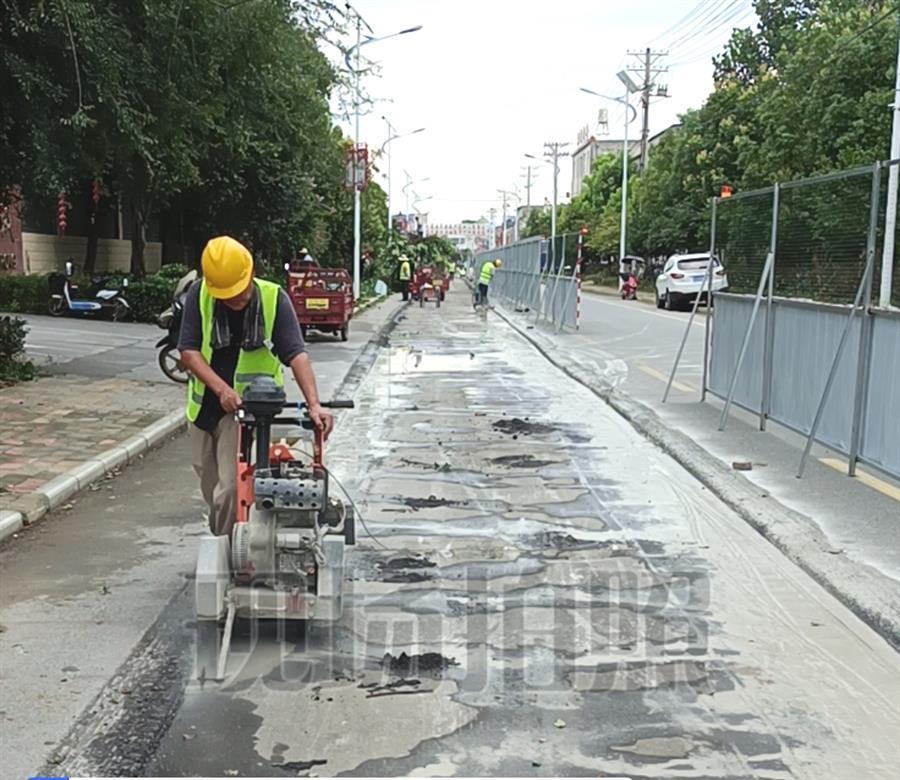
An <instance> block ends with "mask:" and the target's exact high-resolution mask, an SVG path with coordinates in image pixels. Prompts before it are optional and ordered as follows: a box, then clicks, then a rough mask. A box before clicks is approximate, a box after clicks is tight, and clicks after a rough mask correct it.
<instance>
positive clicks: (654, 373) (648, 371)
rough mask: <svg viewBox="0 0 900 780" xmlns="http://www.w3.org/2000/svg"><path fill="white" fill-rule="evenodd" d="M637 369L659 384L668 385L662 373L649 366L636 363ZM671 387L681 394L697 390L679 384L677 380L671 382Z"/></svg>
mask: <svg viewBox="0 0 900 780" xmlns="http://www.w3.org/2000/svg"><path fill="white" fill-rule="evenodd" d="M638 368H639V369H641V371H643V372H644V373H645V374H647V375H648V376H652V377H653V378H654V379H658V380H659V381H660V382H666V383H668V381H669V377H668V376H666V375H665V374H664V373H663V372H662V371H657V370H656V369H655V368H652V367H651V366H648V365H645V364H644V363H638ZM672 387H674V388H675V389H676V390H681V392H682V393H696V392H697V388H696V387H691V386H690V385H686V384H684V382H679V381H678V380H677V379H676V380H675V381H674V382H672Z"/></svg>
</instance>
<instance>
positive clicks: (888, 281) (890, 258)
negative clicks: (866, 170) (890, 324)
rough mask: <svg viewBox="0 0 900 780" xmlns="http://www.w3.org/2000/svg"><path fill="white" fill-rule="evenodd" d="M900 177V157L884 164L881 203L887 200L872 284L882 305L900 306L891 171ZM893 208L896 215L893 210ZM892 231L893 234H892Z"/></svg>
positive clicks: (899, 265) (899, 262) (899, 266)
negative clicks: (890, 190) (890, 185)
mask: <svg viewBox="0 0 900 780" xmlns="http://www.w3.org/2000/svg"><path fill="white" fill-rule="evenodd" d="M892 173H895V174H896V175H898V178H900V160H891V161H889V162H886V163H885V164H884V168H883V169H882V172H881V186H880V190H881V192H880V198H879V203H881V204H884V207H883V208H882V209H881V210H880V213H879V219H878V233H877V242H876V249H875V278H874V284H873V285H872V300H873V303H876V304H877V305H878V306H881V307H882V308H886V307H887V306H893V307H896V308H900V256H898V253H897V239H898V235H897V201H896V198H895V199H894V200H893V202H891V199H890V197H889V191H888V187H889V184H890V180H891V174H892ZM891 211H893V217H894V218H893V219H890V217H889V215H890V212H891ZM888 232H890V235H888Z"/></svg>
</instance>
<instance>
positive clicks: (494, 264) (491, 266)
mask: <svg viewBox="0 0 900 780" xmlns="http://www.w3.org/2000/svg"><path fill="white" fill-rule="evenodd" d="M501 265H503V261H502V260H501V259H500V258H499V257H498V258H497V259H496V260H485V261H484V263H482V265H481V272H480V273H479V274H478V298H477V301H476V305H478V304H480V305H481V306H487V305H488V287H489V286H490V284H491V279H493V278H494V271H496V270H497V269H498V268H499V267H500V266H501Z"/></svg>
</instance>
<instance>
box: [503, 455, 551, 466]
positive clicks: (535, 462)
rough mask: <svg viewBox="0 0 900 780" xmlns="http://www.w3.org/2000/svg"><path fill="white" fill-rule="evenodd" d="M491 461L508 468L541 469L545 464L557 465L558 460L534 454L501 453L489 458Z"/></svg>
mask: <svg viewBox="0 0 900 780" xmlns="http://www.w3.org/2000/svg"><path fill="white" fill-rule="evenodd" d="M491 463H494V464H496V465H497V466H506V467H507V468H510V469H542V468H544V467H545V466H555V465H558V464H559V461H558V460H541V459H540V458H536V457H534V455H501V456H500V457H499V458H491Z"/></svg>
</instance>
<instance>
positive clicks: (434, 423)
mask: <svg viewBox="0 0 900 780" xmlns="http://www.w3.org/2000/svg"><path fill="white" fill-rule="evenodd" d="M356 400H357V408H356V410H355V411H354V412H352V413H347V417H346V418H345V420H344V422H343V424H342V426H341V428H340V429H339V430H338V431H337V432H336V434H335V437H334V439H333V441H332V442H331V443H330V446H329V464H330V466H331V467H332V469H334V471H335V472H336V474H337V475H338V476H339V477H340V479H341V480H342V482H343V483H344V484H345V486H346V487H347V488H348V489H349V491H350V493H351V494H352V495H353V496H354V497H355V499H356V501H357V504H358V507H359V510H360V512H361V514H362V517H363V518H364V520H365V523H364V524H363V523H359V524H358V526H357V538H358V545H357V547H356V549H355V550H354V551H353V553H352V555H351V559H350V562H349V565H348V571H347V574H348V582H347V594H346V603H345V614H344V616H343V618H342V619H341V620H340V621H339V622H338V623H336V624H333V625H329V624H316V623H314V624H311V625H309V626H297V625H278V624H274V623H273V624H263V625H257V624H242V625H240V626H239V627H238V630H237V632H236V634H235V639H234V644H233V650H232V654H231V657H230V663H229V669H228V679H227V680H226V681H225V683H222V684H216V683H212V682H210V681H197V680H195V679H193V678H192V677H191V676H190V667H191V661H192V648H193V645H194V640H195V636H196V626H195V624H194V623H193V621H192V615H191V600H190V593H189V589H184V590H182V591H179V592H178V593H177V594H176V595H175V596H174V597H173V598H172V600H171V601H170V602H168V603H167V605H166V607H165V609H164V610H163V613H162V614H161V615H160V617H159V619H158V621H157V623H156V624H154V625H153V626H152V627H151V628H150V630H149V631H148V632H147V635H146V636H145V640H144V642H143V643H142V645H141V646H139V647H138V648H137V649H136V651H135V653H133V654H132V656H131V657H130V658H129V660H128V662H127V663H126V665H125V666H124V667H123V668H122V669H120V671H119V676H118V677H117V678H116V680H115V685H117V686H119V690H121V688H122V687H123V686H126V685H133V686H135V687H134V688H131V689H129V690H145V689H144V688H142V687H141V686H143V685H146V686H148V688H147V690H149V691H152V690H153V686H154V685H162V686H163V687H164V689H165V691H166V692H167V694H168V697H160V699H163V698H164V699H165V701H166V702H167V703H166V705H165V706H161V707H159V708H157V709H153V708H148V712H147V715H146V722H143V723H142V720H141V719H142V717H143V716H142V713H141V708H140V707H137V708H132V709H131V710H130V711H129V710H127V709H126V708H123V707H122V705H121V703H120V702H116V703H109V698H115V697H114V695H113V693H114V691H113V688H112V685H111V686H108V687H107V690H106V691H105V692H104V695H103V696H104V697H106V698H103V697H101V698H103V701H101V702H100V704H99V705H98V706H97V707H95V710H96V711H95V712H93V713H92V712H90V711H88V712H85V713H83V714H82V716H81V718H80V723H82V724H86V723H91V724H92V726H91V728H83V729H82V730H81V731H78V730H77V729H76V732H75V733H73V734H72V735H71V738H70V740H69V742H68V744H67V745H66V752H65V755H64V756H63V757H62V758H61V762H60V764H59V766H60V768H64V769H65V770H66V771H68V772H69V773H71V774H75V773H81V774H96V775H101V774H106V775H116V774H122V773H123V770H129V771H131V772H132V773H135V774H138V773H142V774H145V775H147V776H156V775H159V776H191V775H212V776H222V775H235V774H236V775H239V776H240V775H243V776H247V775H257V776H273V777H296V776H298V775H300V776H312V775H318V774H321V775H337V774H342V773H344V774H353V775H363V776H385V775H416V774H430V775H438V776H451V775H475V776H478V775H513V776H515V775H520V776H521V775H565V776H598V775H599V776H603V775H625V776H629V777H634V778H639V777H640V778H643V777H660V778H670V777H690V778H702V777H716V778H724V777H729V778H730V777H735V778H737V777H758V778H787V777H808V778H822V777H829V778H866V777H871V778H883V777H889V776H892V773H893V772H894V771H895V768H896V766H897V764H898V762H900V745H898V740H897V738H896V737H897V734H898V733H900V705H898V702H900V659H898V657H897V655H896V654H895V653H894V652H893V650H891V649H890V648H889V647H888V645H887V644H886V643H884V642H883V641H882V640H881V639H880V638H879V637H878V636H877V635H875V634H874V633H873V632H872V631H871V630H869V629H868V628H867V627H866V626H865V625H864V624H862V623H861V622H860V621H859V620H858V619H857V618H855V616H853V615H852V613H850V612H849V611H848V610H846V609H845V608H844V607H843V606H842V605H840V604H839V603H838V602H837V601H836V600H835V599H833V598H832V597H831V596H830V595H829V594H827V593H826V592H825V591H824V590H823V589H822V588H821V587H819V586H818V585H817V584H816V583H814V582H813V581H812V580H811V579H810V578H809V577H807V576H806V575H805V574H803V573H802V572H801V571H800V570H799V569H798V568H796V567H795V566H794V565H793V564H792V563H791V562H790V561H788V560H787V559H786V558H784V557H783V556H782V555H781V554H780V553H779V552H778V551H776V550H775V549H774V548H773V547H771V546H770V545H769V544H768V543H767V542H766V541H765V540H763V539H762V538H761V537H759V536H758V535H757V534H755V533H754V532H753V531H752V530H751V529H750V528H749V527H748V526H747V525H746V524H745V523H744V522H743V521H742V520H740V519H739V518H738V517H737V516H735V515H734V514H733V513H732V512H731V511H730V510H728V509H727V507H725V506H724V505H723V504H721V503H720V502H718V501H717V500H716V499H715V498H714V497H712V496H710V495H709V494H708V493H707V491H705V490H704V489H703V488H702V487H701V486H700V485H699V484H698V483H697V482H696V481H694V480H693V479H692V478H691V477H690V476H689V475H688V474H687V473H686V472H684V471H683V470H682V469H681V468H680V467H678V466H677V465H675V464H674V463H673V462H672V461H671V460H670V459H669V458H667V457H666V456H664V455H663V454H662V453H660V452H659V451H658V450H656V449H655V448H653V447H652V446H651V445H649V444H648V443H647V442H645V441H644V440H642V439H641V438H640V437H639V436H638V435H637V434H636V433H635V432H634V431H633V429H631V428H630V427H629V426H628V425H627V424H626V423H625V422H624V421H622V420H621V419H620V418H618V417H617V416H616V415H615V414H614V413H612V412H611V411H610V410H609V409H608V408H607V407H606V406H605V405H603V404H602V403H601V402H599V401H598V400H597V399H596V398H595V397H594V396H593V395H591V394H590V393H588V392H587V391H586V390H584V389H583V388H581V387H580V386H579V385H577V384H575V383H574V382H572V381H570V380H568V379H567V378H565V377H564V376H563V375H562V374H559V373H558V372H556V371H555V369H553V368H551V367H550V366H549V365H548V364H547V363H546V362H545V361H544V360H543V359H542V358H540V356H539V355H537V354H536V353H535V352H534V351H533V350H532V349H531V348H530V347H529V346H527V345H526V344H525V343H523V342H522V341H521V340H520V339H519V338H518V337H517V336H515V335H514V334H513V333H512V332H511V331H510V329H509V328H507V327H506V326H505V325H503V324H502V323H500V322H498V321H497V320H496V319H495V318H493V317H492V316H489V317H488V318H487V320H482V319H480V318H478V317H475V316H474V315H473V314H472V313H471V310H470V308H469V297H468V295H466V294H465V292H464V291H457V292H455V293H452V294H451V295H450V296H449V297H448V299H447V302H446V305H444V306H442V307H441V309H440V310H433V309H423V310H419V309H411V310H409V312H408V316H407V318H406V319H405V320H404V322H402V323H401V324H400V326H399V327H398V328H397V329H396V330H395V332H394V333H393V335H392V336H391V339H390V342H389V343H388V344H387V345H386V348H385V349H384V351H383V352H382V353H381V355H380V356H379V357H378V359H377V361H376V363H375V365H374V367H373V369H372V371H371V372H370V374H369V375H368V376H367V377H366V378H365V379H364V380H363V382H362V385H361V387H360V389H359V392H358V393H357V398H356ZM435 464H436V465H435ZM173 690H174V691H175V695H172V691H173ZM98 723H99V726H98V725H97V724H98ZM135 733H152V734H153V735H154V737H153V739H149V740H146V741H141V740H137V741H136V740H135V739H134V734H135Z"/></svg>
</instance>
